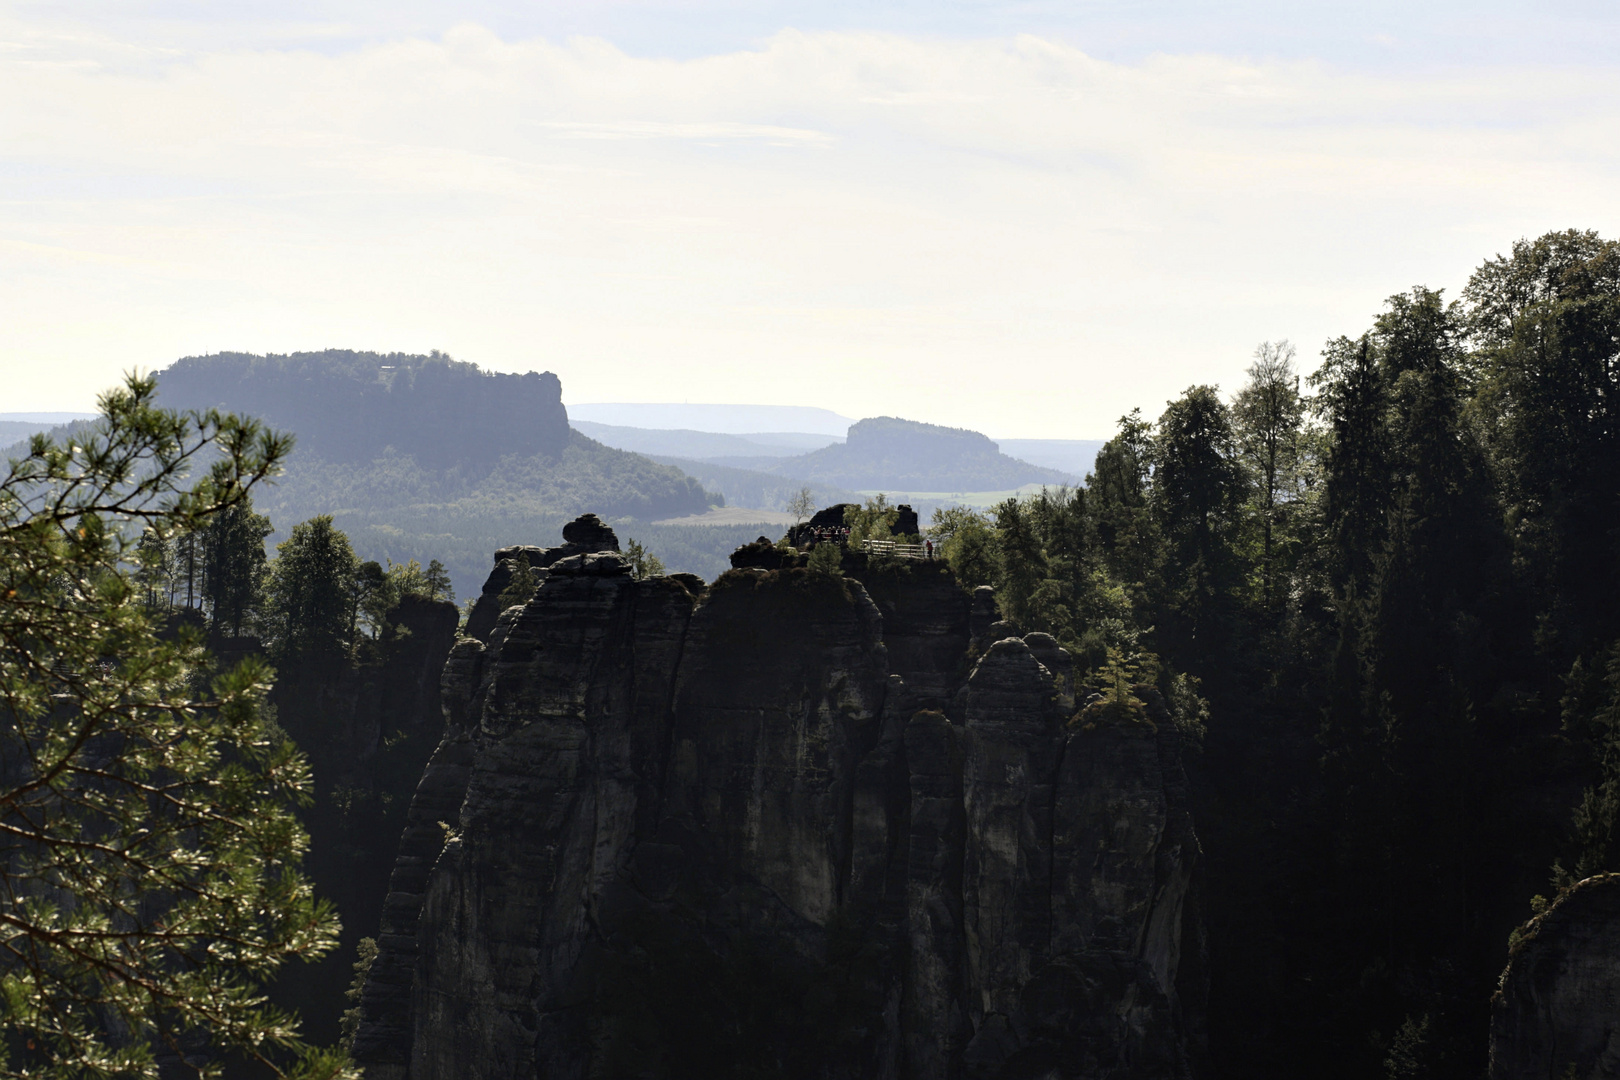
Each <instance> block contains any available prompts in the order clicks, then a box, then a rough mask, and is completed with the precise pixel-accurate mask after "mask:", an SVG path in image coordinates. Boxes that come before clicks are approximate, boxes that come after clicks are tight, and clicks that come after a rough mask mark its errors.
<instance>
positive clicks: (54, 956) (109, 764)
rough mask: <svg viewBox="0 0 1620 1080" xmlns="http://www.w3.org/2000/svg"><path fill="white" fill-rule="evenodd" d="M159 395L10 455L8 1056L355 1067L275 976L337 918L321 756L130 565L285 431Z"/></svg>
mask: <svg viewBox="0 0 1620 1080" xmlns="http://www.w3.org/2000/svg"><path fill="white" fill-rule="evenodd" d="M155 395H156V385H155V383H154V381H153V380H152V379H150V378H138V377H133V376H132V377H130V378H129V379H128V380H127V381H126V382H125V384H124V386H123V387H122V388H121V389H119V390H116V391H113V392H110V393H108V394H105V395H103V396H102V398H101V408H102V412H103V418H102V421H101V423H100V425H99V427H98V428H97V429H96V430H93V431H91V432H89V433H86V432H78V433H75V434H73V435H72V436H70V438H69V439H68V440H66V441H64V442H62V443H55V442H52V441H51V440H50V439H48V438H46V437H44V436H35V437H34V439H33V440H32V443H31V445H30V450H29V454H28V456H27V457H25V458H23V459H21V460H17V461H13V462H12V463H10V465H9V467H8V468H6V469H5V471H4V472H0V760H4V762H5V763H6V767H5V769H4V770H3V775H0V835H3V836H4V840H3V842H0V923H3V925H4V927H5V934H4V940H5V950H4V951H5V961H4V963H3V964H0V1072H3V1073H4V1074H5V1075H7V1076H18V1077H21V1076H30V1077H46V1078H58V1077H59V1078H64V1080H65V1078H67V1077H80V1076H112V1075H116V1076H137V1077H144V1078H150V1080H157V1077H158V1075H159V1068H158V1064H157V1060H158V1055H159V1054H163V1055H167V1056H168V1057H169V1058H170V1059H171V1060H176V1061H178V1060H184V1061H186V1062H187V1063H189V1064H190V1065H191V1067H192V1068H195V1069H197V1070H198V1072H199V1073H201V1074H202V1075H212V1076H217V1075H220V1074H221V1069H222V1067H223V1064H224V1063H225V1062H226V1061H229V1060H231V1057H230V1055H232V1054H235V1055H238V1060H237V1062H236V1065H237V1066H240V1065H241V1060H240V1059H241V1058H246V1059H252V1060H254V1061H256V1062H258V1063H259V1067H260V1068H261V1069H262V1070H263V1071H265V1072H267V1073H270V1074H275V1075H282V1076H292V1075H297V1076H301V1077H310V1078H313V1077H343V1076H352V1075H354V1074H353V1073H352V1072H351V1071H350V1070H349V1069H348V1068H347V1066H346V1065H345V1064H344V1063H343V1061H342V1059H341V1058H340V1057H338V1056H334V1055H331V1054H324V1053H319V1052H315V1051H312V1050H310V1049H309V1048H308V1047H306V1046H304V1044H303V1043H302V1042H301V1041H300V1040H299V1038H298V1033H297V1032H298V1029H297V1024H296V1022H295V1021H294V1019H293V1018H292V1017H290V1016H287V1015H285V1014H283V1013H281V1012H280V1011H278V1010H276V1009H273V1008H271V1007H269V1006H268V1005H267V1004H266V1002H265V998H264V995H263V993H262V989H261V987H262V985H263V984H264V983H265V982H266V981H267V980H269V979H270V978H271V977H272V976H273V975H274V973H275V972H276V970H277V969H278V968H279V967H280V966H281V965H283V964H284V963H286V962H287V961H288V960H291V959H294V958H297V957H306V958H308V957H316V956H319V955H320V954H322V953H324V952H326V951H328V950H330V949H331V948H332V947H333V946H334V944H335V942H336V936H337V919H336V917H335V915H334V913H333V911H332V910H331V908H330V907H329V906H327V905H326V904H324V903H321V902H318V901H316V900H315V899H314V897H313V895H312V893H311V889H310V885H309V883H308V882H307V881H306V880H305V879H304V878H303V876H302V874H301V872H300V870H299V864H300V861H301V859H302V856H303V854H304V850H305V848H306V846H307V836H306V834H305V832H304V830H303V828H302V827H301V826H300V825H299V823H298V820H297V818H296V817H295V816H294V814H293V806H294V805H296V804H298V803H300V802H303V801H305V800H307V798H308V797H309V791H310V775H309V769H308V766H307V765H306V764H305V762H304V759H303V757H302V756H301V755H300V754H299V753H298V751H297V750H296V749H295V748H294V747H293V746H292V745H291V744H290V743H289V742H287V741H286V739H285V737H284V736H283V735H281V734H280V733H279V731H278V729H276V728H275V726H274V725H273V724H272V723H271V722H270V721H269V720H268V718H267V717H266V715H265V713H264V711H263V709H262V708H261V705H262V702H263V699H264V695H265V691H266V684H267V682H268V679H269V674H270V673H269V671H268V670H267V669H266V668H264V667H263V665H262V664H260V663H258V662H255V661H248V662H245V663H243V664H242V665H241V666H239V667H238V668H236V669H235V670H234V671H231V672H228V673H225V674H222V675H218V676H211V674H210V661H209V658H208V656H207V654H206V652H205V651H204V649H203V648H202V644H201V640H200V633H199V632H198V631H197V630H196V629H195V628H193V627H190V626H186V625H184V624H182V625H181V626H180V627H179V628H178V630H177V631H176V632H174V633H172V634H160V633H159V630H160V629H161V626H160V620H161V618H162V615H161V613H160V612H155V611H153V610H152V609H151V608H149V607H148V606H147V604H146V603H145V600H146V599H147V596H146V595H144V590H143V589H142V588H141V587H140V586H138V585H137V584H136V583H135V582H134V581H133V580H132V577H133V571H134V567H133V566H132V565H131V561H132V559H133V557H134V555H135V553H136V548H137V545H138V544H139V542H140V540H141V538H142V537H143V536H148V535H153V534H155V535H158V536H162V535H164V534H179V535H189V536H195V535H197V534H198V533H199V532H200V531H201V530H203V529H205V528H206V527H207V525H208V524H209V522H210V521H211V520H212V519H213V518H214V517H215V516H216V515H218V514H220V513H223V512H226V511H229V510H231V509H232V508H234V507H237V506H239V505H241V504H242V502H243V500H244V499H245V497H246V495H247V493H248V491H249V489H250V488H251V487H252V486H253V485H254V484H255V483H257V482H259V481H260V480H262V479H263V478H265V477H266V476H269V475H272V474H273V473H274V472H276V471H277V470H278V468H279V466H280V463H281V461H282V460H283V458H284V457H285V455H286V454H287V452H288V449H289V447H290V445H291V440H290V439H289V438H287V437H285V436H280V435H275V434H273V433H270V432H268V431H265V430H264V429H262V428H261V427H260V426H258V425H257V424H255V423H253V422H251V421H245V420H241V419H238V418H236V417H234V416H229V415H223V414H220V413H218V412H214V411H208V412H202V413H184V414H181V413H175V412H171V411H168V410H164V409H159V408H158V407H157V406H156V405H155V404H154V398H155ZM210 447H213V448H216V449H217V451H218V458H217V460H216V461H215V463H214V465H213V466H212V468H210V469H209V471H208V472H207V474H206V475H205V476H203V477H202V478H201V479H198V480H196V481H194V482H190V483H188V482H186V481H185V479H184V477H185V474H186V469H187V465H188V463H190V462H194V461H197V460H199V458H200V456H201V455H203V454H204V453H205V452H206V451H208V450H209V448H210ZM233 1067H236V1066H233Z"/></svg>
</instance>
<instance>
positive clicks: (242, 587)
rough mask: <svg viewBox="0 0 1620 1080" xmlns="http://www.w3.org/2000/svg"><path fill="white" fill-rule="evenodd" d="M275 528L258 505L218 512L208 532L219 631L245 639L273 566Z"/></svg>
mask: <svg viewBox="0 0 1620 1080" xmlns="http://www.w3.org/2000/svg"><path fill="white" fill-rule="evenodd" d="M273 531H274V530H273V529H272V528H271V526H270V519H269V518H267V517H265V516H264V515H263V514H255V513H254V512H253V501H252V500H251V499H249V498H246V497H244V498H243V499H242V501H241V502H240V503H238V504H237V505H235V506H231V507H228V508H226V509H224V510H221V511H220V512H219V513H217V514H215V515H214V516H213V517H212V518H211V519H209V522H208V524H207V526H206V527H205V528H204V529H203V534H202V535H203V552H204V556H203V575H204V580H205V585H204V588H203V595H204V597H205V598H206V599H207V601H208V604H209V607H210V608H211V609H212V611H213V622H214V626H215V627H216V628H223V629H228V630H229V631H230V632H231V633H232V634H234V635H240V634H241V633H242V630H243V628H244V627H245V626H249V625H251V624H252V622H253V621H254V620H255V619H256V618H257V616H258V615H259V612H260V609H261V607H262V606H263V604H264V599H265V584H266V581H267V579H268V576H269V568H268V566H267V565H266V562H265V555H264V541H265V538H266V537H268V536H269V535H270V534H271V532H273Z"/></svg>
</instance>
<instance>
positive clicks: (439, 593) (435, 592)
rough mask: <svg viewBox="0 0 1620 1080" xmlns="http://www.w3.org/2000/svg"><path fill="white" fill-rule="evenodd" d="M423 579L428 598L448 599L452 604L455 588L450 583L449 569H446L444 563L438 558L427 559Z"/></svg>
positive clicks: (454, 599) (454, 600)
mask: <svg viewBox="0 0 1620 1080" xmlns="http://www.w3.org/2000/svg"><path fill="white" fill-rule="evenodd" d="M423 581H424V583H425V584H426V585H427V598H428V599H429V600H448V601H450V602H451V603H452V604H453V603H455V602H456V590H455V589H454V588H452V587H451V585H450V571H448V570H446V569H445V568H444V563H442V562H440V561H439V560H438V559H429V560H428V567H427V570H426V571H425V572H424V573H423Z"/></svg>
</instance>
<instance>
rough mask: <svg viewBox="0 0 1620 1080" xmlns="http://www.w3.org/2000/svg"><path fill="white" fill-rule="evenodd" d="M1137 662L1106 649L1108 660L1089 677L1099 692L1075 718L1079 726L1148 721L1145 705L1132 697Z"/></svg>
mask: <svg viewBox="0 0 1620 1080" xmlns="http://www.w3.org/2000/svg"><path fill="white" fill-rule="evenodd" d="M1141 674H1142V671H1141V664H1139V663H1137V662H1136V661H1134V660H1130V659H1127V658H1126V657H1125V656H1124V655H1123V654H1122V653H1121V652H1120V651H1119V650H1118V649H1109V650H1108V659H1107V660H1106V661H1105V662H1104V663H1103V665H1102V667H1101V668H1100V669H1098V670H1097V672H1096V673H1095V675H1094V676H1093V678H1094V682H1095V685H1096V687H1097V690H1098V691H1099V692H1100V693H1101V695H1102V696H1101V697H1099V698H1098V699H1097V700H1096V701H1093V702H1091V703H1090V704H1088V705H1087V706H1086V707H1085V708H1084V709H1082V710H1081V711H1080V715H1079V716H1078V717H1076V719H1077V720H1078V721H1079V723H1080V724H1081V726H1082V727H1086V728H1090V727H1093V726H1095V725H1097V724H1104V723H1115V724H1119V723H1133V724H1151V721H1149V720H1148V715H1147V704H1146V703H1145V702H1144V701H1143V700H1142V699H1141V698H1139V697H1137V696H1136V685H1137V683H1138V681H1139V680H1140V678H1141Z"/></svg>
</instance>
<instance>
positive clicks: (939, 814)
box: [354, 536, 1206, 1080]
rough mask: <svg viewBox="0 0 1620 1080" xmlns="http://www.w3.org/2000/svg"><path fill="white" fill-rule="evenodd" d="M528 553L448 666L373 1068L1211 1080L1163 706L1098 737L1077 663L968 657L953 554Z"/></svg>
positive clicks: (1191, 892) (402, 887)
mask: <svg viewBox="0 0 1620 1080" xmlns="http://www.w3.org/2000/svg"><path fill="white" fill-rule="evenodd" d="M568 539H570V540H571V541H572V540H574V537H572V536H570V537H568ZM582 539H583V538H582ZM602 539H605V538H604V537H598V540H602ZM499 554H500V555H501V556H503V557H504V559H512V558H516V557H518V552H507V551H503V552H501V553H499ZM537 554H538V557H531V556H530V555H529V553H527V552H523V553H522V555H523V557H524V558H525V560H526V561H528V562H529V563H530V565H532V566H542V567H543V568H544V570H545V574H544V576H543V578H542V579H541V580H540V582H539V587H538V588H537V590H536V591H535V592H534V594H533V596H532V598H531V599H529V600H528V602H526V603H524V604H522V605H513V606H511V607H508V608H507V609H506V610H504V611H500V612H498V613H497V617H496V619H494V620H493V621H492V622H491V624H490V625H489V627H488V629H487V630H486V631H484V632H483V634H482V636H481V639H480V638H464V639H462V640H461V641H460V642H459V643H458V644H457V645H456V646H455V648H454V649H453V651H452V653H451V656H450V660H449V662H448V663H447V665H446V666H445V669H444V675H443V682H442V687H443V702H444V712H445V718H446V731H445V736H444V739H443V741H442V743H441V744H440V746H439V748H438V750H437V751H436V753H435V754H434V757H433V760H432V761H431V762H430V764H429V765H428V767H427V770H426V772H425V773H424V775H423V778H422V781H421V784H420V786H419V787H418V790H417V793H416V796H415V800H414V803H413V805H412V808H411V811H410V823H409V825H408V827H407V830H406V833H405V836H404V839H403V841H402V844H401V849H400V855H399V859H398V862H397V864H396V867H395V870H394V876H393V881H392V885H391V890H390V893H389V897H388V900H387V904H386V908H385V912H384V916H383V926H382V933H381V935H380V937H379V953H378V956H377V959H376V961H375V963H374V964H373V966H372V968H371V972H370V978H369V981H368V983H367V985H366V987H365V991H364V995H363V998H362V1003H361V1022H360V1027H359V1032H358V1035H357V1037H356V1039H355V1043H354V1053H355V1055H356V1058H357V1059H358V1060H359V1061H360V1062H361V1063H362V1064H364V1066H365V1067H366V1070H367V1075H368V1076H370V1077H372V1078H373V1080H404V1078H406V1077H409V1078H412V1080H428V1078H448V1077H461V1076H480V1077H531V1076H536V1077H537V1076H544V1077H554V1076H567V1077H584V1076H598V1075H601V1076H618V1075H636V1076H660V1077H662V1076H667V1077H681V1076H699V1075H701V1076H741V1075H756V1074H757V1075H780V1076H803V1077H895V1078H899V1077H916V1078H924V1077H928V1078H933V1077H940V1078H945V1077H952V1078H954V1077H962V1078H971V1077H986V1078H988V1077H1013V1076H1053V1077H1082V1076H1084V1077H1127V1076H1142V1077H1147V1076H1154V1077H1175V1076H1191V1075H1195V1074H1196V1072H1197V1069H1198V1064H1199V1061H1200V1057H1201V1053H1202V1045H1203V1037H1202V1015H1203V1002H1204V997H1205V985H1206V976H1205V971H1204V966H1203V959H1202V958H1203V944H1202V936H1201V928H1200V925H1201V924H1200V920H1199V914H1198V903H1197V892H1198V881H1199V877H1200V869H1199V867H1200V862H1199V860H1200V855H1199V848H1198V842H1197V839H1196V837H1195V835H1194V833H1193V829H1192V823H1191V819H1190V815H1189V812H1188V807H1187V795H1186V784H1185V779H1184V776H1183V773H1182V768H1181V763H1180V757H1179V754H1180V746H1179V737H1178V735H1177V733H1176V730H1175V726H1174V725H1173V724H1172V723H1171V722H1170V721H1169V718H1168V716H1167V715H1166V713H1165V711H1164V709H1163V706H1162V704H1161V703H1160V702H1159V701H1158V699H1157V696H1156V695H1155V694H1154V693H1153V692H1152V691H1151V690H1150V689H1149V688H1146V687H1142V688H1139V689H1140V690H1141V692H1142V694H1143V696H1144V698H1145V699H1146V701H1147V708H1146V709H1145V715H1144V716H1143V717H1142V718H1140V720H1139V721H1130V722H1122V723H1108V724H1098V725H1081V724H1078V723H1074V722H1072V718H1073V717H1074V715H1075V691H1074V687H1073V686H1072V685H1071V683H1072V678H1073V675H1072V670H1071V668H1072V665H1071V664H1070V662H1069V660H1068V655H1067V653H1065V652H1064V651H1063V650H1061V649H1059V648H1058V647H1057V645H1056V643H1055V642H1054V641H1052V640H1051V639H1050V638H1049V637H1047V636H1046V635H1030V637H1029V638H1028V639H1020V638H1016V637H1007V638H1003V639H1002V640H999V641H993V642H991V641H987V640H985V639H983V638H980V639H979V640H977V641H975V640H974V638H973V637H972V636H971V631H972V629H973V628H974V627H973V625H972V624H973V619H972V615H973V610H972V608H973V603H972V600H971V599H970V598H969V597H968V596H967V595H966V594H964V593H963V592H962V591H961V590H960V589H959V588H958V587H957V585H956V584H955V582H954V580H953V579H952V578H951V576H950V574H949V572H948V571H947V570H946V569H945V568H944V567H943V566H942V565H939V564H928V563H916V564H911V565H902V566H895V565H893V564H890V565H888V566H876V565H873V566H868V565H866V564H865V563H864V562H863V561H862V560H859V559H852V560H848V562H849V566H848V567H847V568H846V570H845V572H844V573H843V574H842V575H833V574H825V573H817V572H814V571H812V570H808V569H805V568H801V567H786V568H781V569H774V570H767V569H761V568H748V569H739V570H733V571H731V572H729V573H727V574H725V575H723V576H722V577H720V578H719V579H718V580H717V581H716V582H715V583H714V584H713V585H712V586H709V587H705V586H704V585H703V583H702V582H701V581H699V580H698V579H695V578H691V577H687V576H677V577H655V578H649V579H647V580H634V579H633V578H632V577H631V575H630V574H629V572H628V570H629V567H628V564H627V563H626V561H625V560H624V559H623V557H622V556H620V555H619V554H617V553H616V552H615V551H612V550H604V551H600V552H590V553H585V552H573V553H567V554H559V555H558V557H556V558H552V557H551V552H545V553H538V552H537ZM501 565H502V561H499V560H498V562H497V567H498V568H499V567H500V566H501ZM500 577H501V574H500V572H499V569H498V570H497V573H496V574H493V575H492V576H491V580H490V583H489V585H488V586H486V589H485V593H484V597H485V598H486V599H490V598H493V597H498V596H499V595H500V593H501V592H502V591H503V590H504V588H505V585H504V584H503V583H502V582H501V581H500V580H498V579H499V578H500ZM481 603H482V601H481ZM477 614H478V612H477V611H476V610H475V612H474V615H475V616H477ZM485 621H488V620H485Z"/></svg>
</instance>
